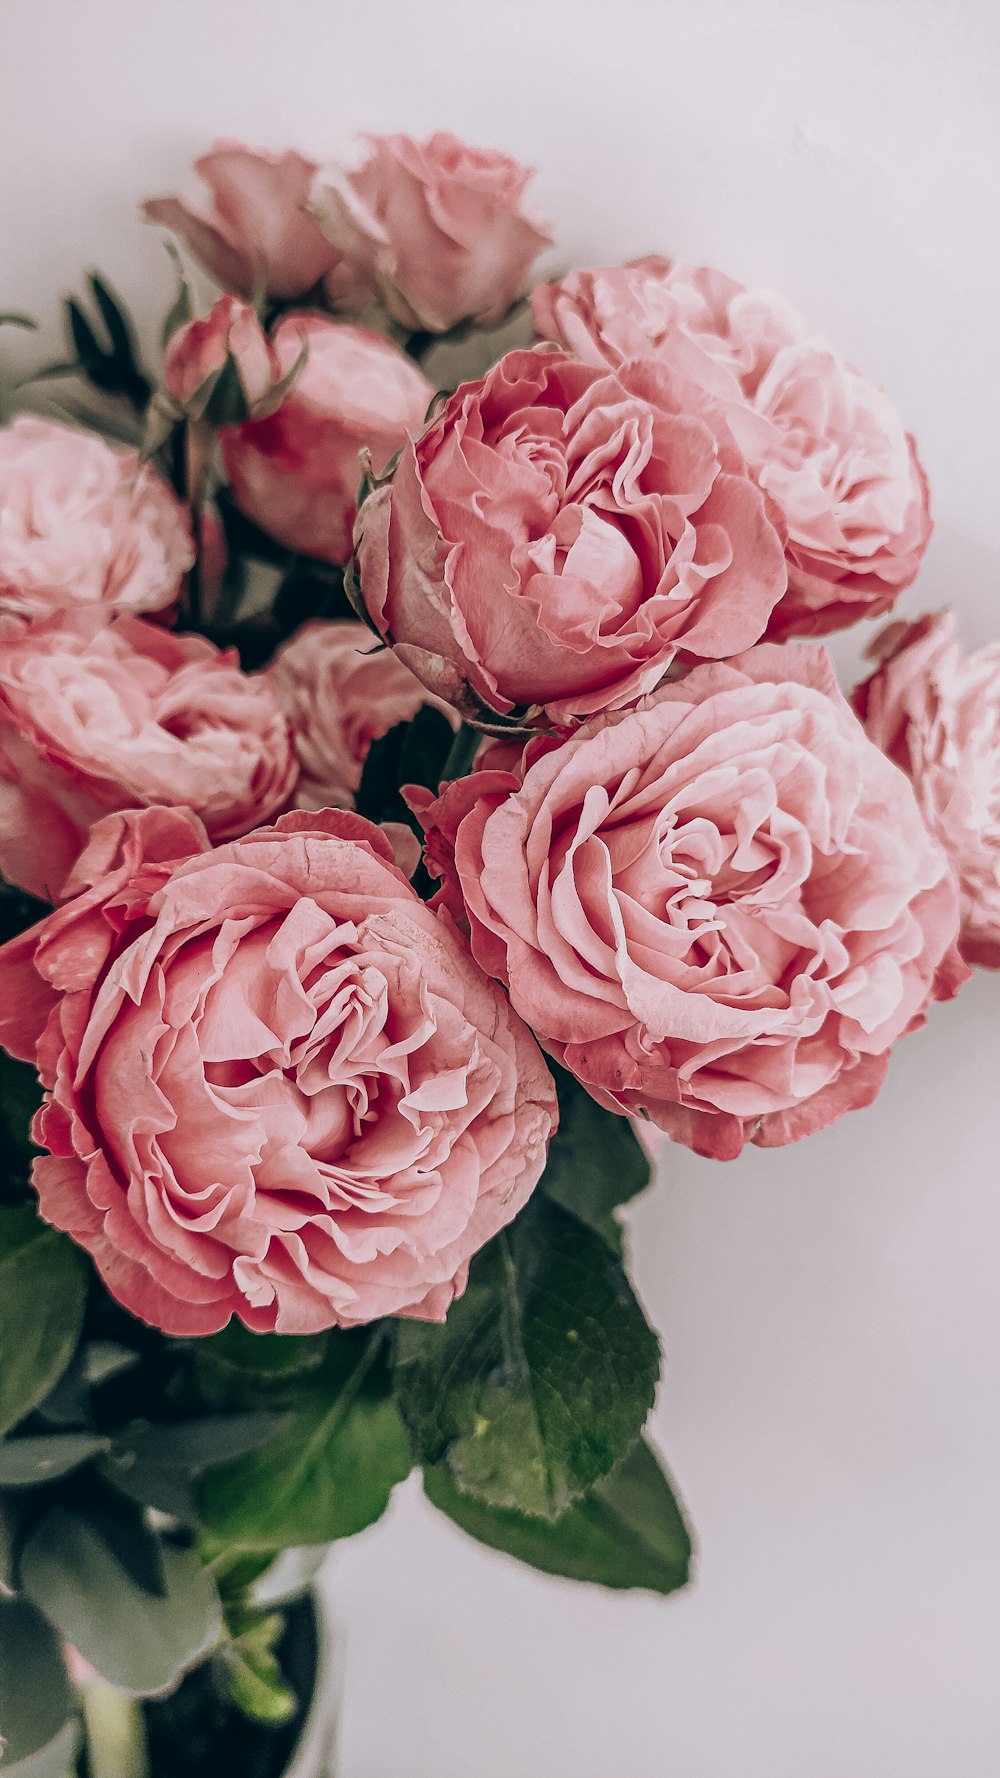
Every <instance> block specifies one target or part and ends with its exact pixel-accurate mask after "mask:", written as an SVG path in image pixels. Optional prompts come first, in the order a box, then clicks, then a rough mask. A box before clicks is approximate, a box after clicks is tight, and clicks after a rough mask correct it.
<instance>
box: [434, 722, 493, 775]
mask: <svg viewBox="0 0 1000 1778" xmlns="http://www.w3.org/2000/svg"><path fill="white" fill-rule="evenodd" d="M482 738H483V737H482V735H481V734H480V732H479V730H478V729H477V728H470V727H469V724H468V723H467V722H463V724H462V726H461V728H460V729H459V731H458V733H457V735H456V736H455V739H454V740H453V742H452V744H451V751H450V753H449V754H448V757H447V759H446V760H445V762H444V771H443V772H442V773H441V782H442V784H450V783H451V781H452V779H453V778H464V777H465V775H466V773H467V772H469V771H471V769H472V762H473V760H474V759H475V757H476V754H477V753H478V751H479V744H480V742H481V741H482Z"/></svg>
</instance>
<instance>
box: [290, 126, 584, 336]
mask: <svg viewBox="0 0 1000 1778" xmlns="http://www.w3.org/2000/svg"><path fill="white" fill-rule="evenodd" d="M364 141H365V142H366V143H367V144H368V149H369V153H368V156H367V159H365V160H363V161H362V162H361V164H360V165H359V166H357V167H355V168H353V169H351V170H343V169H341V168H339V167H324V168H323V169H322V171H321V172H320V174H319V176H318V178H317V179H316V181H315V183H314V186H313V193H312V208H313V211H314V213H315V214H316V216H317V217H318V218H319V221H320V222H321V224H322V227H323V229H324V231H325V233H326V235H327V236H328V238H329V239H330V240H331V241H332V242H333V244H334V246H335V247H336V248H337V249H338V251H339V252H340V253H342V254H343V256H344V259H345V260H346V261H347V262H348V263H349V264H350V265H351V266H352V267H354V268H355V270H356V271H357V273H358V275H359V276H360V277H361V278H362V279H367V280H368V281H370V283H371V284H372V286H373V287H377V288H379V289H380V290H381V293H382V296H383V298H384V300H385V303H386V305H387V307H388V309H389V311H390V313H391V314H392V315H394V316H395V318H396V320H397V321H399V322H401V323H402V325H403V326H404V327H411V328H422V329H426V330H427V331H428V332H430V333H444V332H446V331H447V329H448V328H449V327H453V326H454V325H455V323H456V322H458V321H463V320H466V319H472V320H475V321H479V322H482V323H483V324H484V325H486V326H489V325H491V324H494V323H496V322H498V321H500V320H502V318H503V316H504V315H505V314H506V313H507V310H508V309H509V308H510V306H511V304H512V303H513V302H514V300H515V298H516V297H517V296H518V295H519V294H520V291H521V289H522V287H523V284H524V280H525V277H526V276H527V273H528V269H529V267H530V266H531V264H532V263H533V261H534V260H535V259H536V258H537V257H538V255H539V253H540V252H541V251H542V249H543V248H545V247H548V246H550V245H551V241H552V237H551V235H550V234H549V233H548V232H547V230H546V228H545V227H544V225H543V224H542V223H540V222H539V221H538V220H537V219H536V218H535V217H533V216H531V215H529V214H528V212H527V211H526V210H525V209H524V206H523V198H524V190H525V187H526V185H527V184H528V181H529V179H530V178H531V169H530V168H529V167H523V166H521V164H520V162H518V161H516V160H512V159H511V157H510V156H509V155H506V154H501V153H500V151H499V149H496V148H473V147H470V146H469V145H468V144H467V143H465V142H461V141H459V139H458V137H457V136H453V135H451V134H450V133H449V132H448V131H447V130H438V131H436V132H435V134H434V135H433V136H429V137H428V139H427V141H426V142H415V141H414V139H413V137H412V136H402V135H395V136H366V137H364Z"/></svg>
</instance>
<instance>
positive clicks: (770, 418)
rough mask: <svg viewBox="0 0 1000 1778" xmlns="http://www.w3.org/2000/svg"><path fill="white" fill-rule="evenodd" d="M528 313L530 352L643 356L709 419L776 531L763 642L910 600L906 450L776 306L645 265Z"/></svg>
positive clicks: (911, 480)
mask: <svg viewBox="0 0 1000 1778" xmlns="http://www.w3.org/2000/svg"><path fill="white" fill-rule="evenodd" d="M532 309H533V312H534V318H535V327H536V330H537V332H538V334H539V335H540V336H541V337H542V338H545V339H551V340H555V341H556V342H557V343H558V344H560V345H562V346H565V347H567V348H568V349H569V350H571V351H574V352H577V353H578V354H579V355H580V356H581V357H582V358H583V359H584V361H585V362H586V363H588V364H607V365H610V366H612V367H613V366H616V365H618V364H621V363H622V362H623V361H625V360H627V359H630V358H634V357H636V356H637V355H641V354H642V353H644V352H646V353H652V354H653V356H655V357H656V358H658V359H661V360H662V361H663V362H665V363H667V364H670V365H672V366H673V367H674V368H675V369H677V370H680V371H681V372H683V374H684V375H685V376H688V377H690V378H691V379H692V380H693V381H695V382H697V383H699V384H700V385H701V386H702V387H703V388H705V389H706V390H708V391H710V392H711V393H712V394H713V395H714V396H715V397H716V398H717V399H718V400H719V401H721V402H722V403H723V404H724V405H725V407H726V412H727V417H728V419H729V423H730V425H731V427H732V430H733V433H734V434H735V436H736V438H737V441H738V443H739V445H740V447H741V449H742V450H743V452H744V454H745V456H746V458H747V461H748V463H749V464H750V467H751V469H752V470H753V473H754V474H755V476H756V478H757V480H758V482H759V484H760V486H761V487H762V488H763V489H764V491H765V492H766V493H767V494H768V496H769V497H770V499H771V500H772V501H773V502H774V504H775V506H776V507H777V509H778V511H779V512H780V514H781V516H782V519H783V521H784V525H785V529H786V531H787V537H788V541H787V555H788V592H787V593H786V595H785V597H784V598H783V599H782V601H781V604H780V605H779V606H778V608H777V610H776V611H775V613H774V617H773V619H772V622H771V624H770V626H769V630H768V634H769V636H772V637H774V638H776V639H780V638H783V637H786V636H791V635H821V634H824V633H825V632H826V631H828V630H835V629H839V628H841V627H842V626H843V625H844V624H849V623H853V622H854V620H855V619H856V618H859V617H877V616H878V615H879V614H880V613H881V612H884V611H887V610H888V609H889V607H890V606H891V605H892V603H893V601H894V600H895V599H896V598H897V597H898V595H899V594H900V593H901V592H902V591H903V589H904V587H907V586H909V585H910V582H911V581H912V580H913V578H914V576H915V575H916V572H917V569H918V568H919V566H920V562H921V558H922V556H923V553H924V550H925V549H926V547H927V542H928V539H929V537H930V532H931V520H930V508H929V503H928V495H927V483H926V479H925V477H924V473H923V470H922V469H921V467H920V462H919V460H918V457H917V453H916V447H915V445H914V442H913V439H912V438H911V437H910V436H909V434H908V433H907V432H906V431H905V429H904V427H903V423H902V421H901V420H900V418H899V415H898V414H897V412H896V410H895V408H894V407H893V405H892V403H891V402H890V401H889V399H888V397H887V396H886V395H885V394H884V392H883V391H882V390H881V389H879V388H877V387H876V385H875V384H874V383H869V382H868V381H867V380H866V379H865V378H864V377H862V376H861V375H859V373H858V372H857V371H856V370H854V369H853V368H852V367H851V365H849V364H847V363H846V362H845V361H844V359H842V358H841V357H839V356H838V355H837V353H835V352H834V351H833V350H832V349H831V348H830V347H829V346H828V345H826V344H825V342H824V341H822V340H817V339H815V338H810V337H809V336H808V335H807V332H806V329H805V326H804V324H803V322H802V321H801V320H800V319H799V317H798V316H797V315H796V314H795V312H794V310H792V309H790V308H789V307H788V306H787V304H785V303H783V302H782V301H781V300H780V299H778V298H776V297H773V296H771V295H769V294H768V293H767V292H763V291H752V290H745V289H744V288H743V286H742V285H741V284H737V283H735V282H734V281H733V279H732V278H727V277H725V276H724V275H723V273H722V272H716V271H712V270H710V269H708V268H707V267H703V266H690V265H682V264H671V262H670V261H669V260H666V259H659V258H649V259H640V260H636V261H634V263H633V264H631V265H625V266H616V267H609V268H607V269H604V270H599V271H591V272H583V271H577V272H571V273H570V275H569V277H568V278H566V279H564V280H563V282H562V283H561V284H543V285H540V286H539V288H538V289H537V290H535V292H534V294H533V296H532Z"/></svg>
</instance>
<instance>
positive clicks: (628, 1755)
mask: <svg viewBox="0 0 1000 1778" xmlns="http://www.w3.org/2000/svg"><path fill="white" fill-rule="evenodd" d="M998 21H1000V12H998V10H997V8H996V6H995V4H991V3H990V0H982V3H976V0H965V3H964V4H962V3H958V0H952V3H951V4H946V3H945V0H936V3H933V4H926V3H923V4H921V3H919V0H898V3H897V4H895V5H893V4H886V3H882V4H877V3H869V4H867V5H861V4H853V3H847V0H844V3H842V4H831V3H830V0H826V3H823V4H820V3H819V0H801V4H797V5H789V4H781V3H780V0H769V3H767V4H764V3H763V0H734V3H733V4H727V3H725V0H700V3H699V4H697V5H692V6H689V5H678V4H668V3H667V0H662V3H657V0H650V3H649V4H643V3H642V0H598V3H596V4H589V3H585V0H533V4H524V5H522V4H510V3H508V4H503V3H501V0H491V3H489V4H487V5H483V4H479V5H477V4H476V3H475V0H465V3H463V4H461V5H458V4H449V3H446V0H420V3H418V0H406V3H404V4H398V5H397V4H388V3H387V0H381V3H379V0H351V3H350V4H343V3H338V0H316V3H312V0H269V3H268V4H266V5H265V4H261V3H260V0H170V3H169V4H163V3H161V0H157V3H156V4H150V0H145V3H143V0H128V3H125V0H4V3H3V4H2V5H0V28H2V31H3V36H4V39H5V41H4V43H3V45H2V46H0V47H2V55H0V80H2V85H3V94H2V98H3V103H2V111H0V118H2V122H0V131H2V135H3V146H4V151H5V157H6V168H5V170H4V172H3V176H2V183H0V194H2V195H0V204H2V210H3V219H4V239H3V251H2V255H0V286H2V287H0V308H9V307H14V306H26V307H29V308H35V309H36V310H40V311H42V312H44V313H46V314H47V315H49V316H50V317H51V315H52V313H53V310H54V303H55V298H56V296H57V294H58V293H59V292H60V291H62V290H65V289H67V288H70V287H72V286H73V284H74V283H75V282H76V281H77V279H78V275H79V272H80V270H81V269H82V268H83V267H84V266H86V265H90V264H94V263H97V264H99V265H100V266H102V267H103V268H104V269H105V270H107V271H108V272H109V273H110V274H111V275H112V277H113V278H114V279H115V280H116V281H117V282H118V283H119V285H120V286H121V287H122V288H123V289H124V290H125V291H127V292H128V293H129V295H131V296H133V297H134V298H136V299H137V301H138V303H139V306H140V307H142V306H143V305H145V307H146V308H147V310H148V312H149V314H150V315H152V313H153V310H154V308H155V309H156V310H157V311H159V310H160V309H161V308H162V305H163V302H164V299H165V297H166V294H167V290H168V284H169V279H168V273H167V268H166V263H165V260H164V259H163V256H162V250H161V248H160V247H159V246H158V244H157V242H156V239H155V236H153V235H152V233H151V232H150V231H148V230H146V229H144V228H143V227H141V226H140V225H139V223H138V222H137V220H136V218H135V214H134V206H135V204H136V202H137V200H138V199H139V197H141V196H143V195H149V194H151V193H154V192H161V191H170V190H175V189H177V188H178V186H179V185H181V184H183V183H184V180H185V174H186V169H187V167H188V165H189V163H190V160H191V159H192V158H193V156H194V155H195V153H196V152H198V151H199V150H200V149H202V148H203V147H204V146H206V145H207V143H208V140H209V138H210V137H212V136H213V135H215V134H219V135H232V136H238V137H242V138H243V139H245V140H248V141H251V142H261V143H265V144H267V145H270V146H282V145H286V144H295V145H297V146H300V147H302V148H304V149H307V150H310V151H312V152H314V153H317V154H320V155H324V156H325V155H335V154H338V153H342V152H344V151H345V150H346V149H347V148H348V147H349V144H350V139H351V137H352V135H353V132H354V131H355V130H356V129H359V128H365V127H368V128H372V129H375V130H385V129H394V128H403V129H409V130H412V131H415V132H418V133H419V132H426V131H428V130H429V129H431V128H433V127H435V126H437V125H449V126H451V127H453V128H455V129H456V130H458V131H459V132H460V133H463V134H465V135H466V136H467V137H469V138H470V139H472V140H479V141H485V142H496V143H499V144H500V145H502V146H504V147H506V148H508V149H510V150H512V151H514V152H515V153H517V154H518V155H520V156H521V157H522V158H523V159H525V160H528V161H531V162H534V163H536V164H537V165H538V166H539V168H540V173H539V177H538V180H537V186H536V191H537V198H538V203H539V205H540V207H541V208H542V209H543V211H545V212H546V213H547V214H548V215H549V216H551V218H552V219H553V220H554V222H555V224H556V229H557V235H558V244H559V256H560V258H561V260H562V261H563V263H569V262H571V261H573V260H575V261H577V262H578V263H584V264H586V263H591V264H593V263H601V262H602V261H603V262H609V261H613V260H615V259H616V258H621V257H625V256H626V255H630V254H633V253H636V252H639V251H643V250H647V249H659V250H661V251H666V252H669V253H673V254H675V255H678V256H682V257H686V258H690V259H694V260H699V261H702V262H707V263H712V264H717V265H720V266H722V267H724V268H725V269H726V270H727V271H729V272H731V273H733V274H734V275H736V276H737V277H739V278H742V279H744V280H745V281H748V282H757V283H767V284H772V285H775V286H777V287H779V288H780V289H781V290H783V291H784V292H785V294H786V295H787V296H788V297H790V298H791V299H792V300H793V301H794V302H795V303H796V304H797V305H798V306H799V307H800V308H801V309H802V310H804V311H805V312H806V313H807V314H808V315H809V316H810V317H811V318H812V319H813V321H814V322H815V323H816V325H817V326H818V327H821V328H823V329H824V330H826V331H827V332H828V333H829V334H830V335H832V336H833V338H834V339H835V340H836V341H837V342H838V343H839V344H840V345H841V346H842V347H843V349H844V350H845V351H846V352H847V353H848V354H849V355H850V357H851V358H852V359H853V360H854V361H855V362H856V363H857V364H859V365H860V366H861V367H862V368H864V369H865V370H866V371H867V372H868V373H869V374H870V375H872V376H873V377H875V378H877V379H879V380H881V381H883V382H885V383H886V384H887V385H888V386H889V388H890V389H891V390H892V392H893V394H894V396H895V398H896V400H897V402H898V404H899V406H900V407H901V409H902V411H903V413H904V415H905V416H906V419H907V421H908V423H909V424H910V426H911V427H912V428H913V430H914V431H915V432H916V434H917V436H918V438H919V441H920V446H921V451H922V455H923V458H924V462H925V465H926V467H927V470H928V472H929V475H930V479H931V486H932V490H933V493H934V505H935V511H936V517H937V531H936V535H935V538H934V542H933V544H932V547H931V550H930V553H929V555H928V557H927V561H926V566H925V569H924V571H923V574H922V577H921V581H920V585H919V587H918V588H916V589H914V590H913V591H912V592H911V593H910V594H909V595H907V598H906V601H905V604H904V607H903V608H904V610H906V611H908V612H910V613H916V612H917V611H918V610H920V609H924V608H927V607H929V606H935V605H939V604H942V603H945V602H952V603H954V604H955V605H956V606H957V608H958V610H959V613H960V618H961V623H962V628H963V631H964V634H965V638H966V640H967V641H968V642H969V643H970V644H972V643H980V642H983V641H985V640H986V639H988V638H989V637H990V636H991V635H992V634H995V633H997V632H998V631H1000V573H998V556H1000V542H998V526H1000V352H998V337H1000V250H998V238H997V224H998V219H1000V139H998V138H1000V126H998V117H1000V90H998V89H1000V32H998ZM5 337H6V339H7V340H10V336H5ZM5 349H6V350H7V351H8V357H9V356H10V354H11V353H13V355H14V356H15V358H16V357H17V355H18V353H20V354H21V355H22V356H23V353H24V348H23V347H22V345H21V343H20V342H14V341H12V340H11V343H10V345H9V346H6V347H5ZM837 652H838V659H839V660H840V662H841V664H842V666H844V667H845V670H847V671H848V672H850V670H851V663H852V660H853V658H854V644H853V643H849V644H848V645H847V646H846V647H844V646H843V645H841V646H840V647H839V648H838V651H837ZM998 1029H1000V979H998V978H996V977H994V978H992V979H991V978H990V977H989V976H987V975H985V974H981V975H980V976H979V977H978V978H977V979H976V980H975V981H974V982H973V983H972V985H971V986H970V987H969V988H967V989H966V990H965V992H964V994H963V997H962V999H961V1001H960V1003H959V1004H958V1005H957V1006H948V1007H942V1008H938V1009H937V1010H936V1011H935V1013H934V1014H933V1015H932V1018H931V1021H930V1024H929V1027H928V1028H927V1029H926V1031H924V1032H923V1033H921V1034H919V1035H918V1036H915V1037H912V1038H909V1039H907V1040H906V1041H905V1042H904V1043H903V1045H902V1046H901V1049H900V1050H899V1052H898V1054H897V1056H896V1058H895V1060H894V1063H893V1067H892V1070H891V1072H890V1077H889V1082H888V1085H887V1087H886V1088H885V1091H884V1092H883V1094H882V1097H881V1099H880V1101H879V1103H878V1104H877V1105H876V1106H875V1108H874V1109H873V1110H871V1111H869V1112H864V1113H858V1114H855V1115H854V1116H852V1117H849V1118H847V1119H846V1120H844V1121H843V1122H841V1123H840V1124H839V1125H837V1126H836V1127H835V1128H833V1129H831V1130H828V1131H826V1132H824V1133H823V1134H821V1135H819V1136H816V1137H813V1138H811V1139H810V1140H809V1141H807V1142H806V1143H804V1144H801V1145H799V1146H796V1147H794V1148H792V1149H786V1150H783V1151H781V1152H771V1153H766V1154H763V1153H759V1152H757V1151H750V1152H748V1153H747V1154H746V1155H745V1156H744V1157H743V1158H742V1159H741V1160H740V1161H739V1162H735V1163H730V1164H727V1165H720V1164H714V1163H711V1162H707V1161H701V1160H697V1159H694V1158H693V1157H691V1156H690V1155H688V1154H686V1153H684V1152H682V1151H681V1150H672V1151H671V1152H670V1153H669V1156H668V1158H667V1159H666V1161H665V1164H664V1165H663V1167H662V1177H661V1179H660V1180H659V1182H658V1184H657V1185H656V1187H655V1188H654V1189H653V1190H652V1191H651V1192H650V1193H649V1194H648V1196H647V1198H646V1199H645V1200H644V1201H643V1202H642V1203H641V1204H640V1205H639V1206H638V1208H637V1209H636V1211H635V1213H634V1215H633V1217H632V1232H633V1238H634V1248H635V1256H636V1272H637V1276H638V1280H639V1285H640V1288H641V1291H642V1293H643V1295H644V1297H645V1300H646V1303H647V1305H648V1308H649V1311H650V1314H651V1317H652V1319H653V1320H654V1322H655V1323H656V1324H657V1326H658V1327H659V1328H660V1329H661V1330H662V1333H663V1336H664V1341H665V1346H666V1353H667V1366H666V1376H665V1382H664V1386H663V1389H662V1392H661V1399H660V1402H659V1405H658V1408H657V1412H656V1418H655V1432H656V1435H657V1437H658V1439H659V1441H660V1443H661V1445H662V1447H663V1449H664V1450H665V1451H666V1453H667V1454H668V1457H669V1460H670V1462H671V1464H672V1467H673V1469H674V1471H675V1473H676V1476H677V1478H678V1481H679V1484H680V1486H681V1488H682V1490H683V1492H684V1495H685V1497H686V1499H687V1502H688V1504H689V1507H690V1511H691V1514H692V1516H693V1518H694V1521H695V1523H696V1525H697V1528H698V1535H699V1541H700V1548H701V1557H700V1563H699V1569H698V1575H697V1579H696V1582H695V1584H694V1586H693V1588H692V1589H691V1590H690V1591H689V1592H687V1593H685V1594H682V1595H680V1596H678V1597H675V1598H673V1599H671V1600H667V1601H663V1600H660V1599H656V1598H653V1597H648V1596H644V1595H638V1594H636V1595H624V1596H612V1595H608V1594H605V1593H602V1592H600V1591H598V1590H597V1589H592V1588H573V1587H571V1586H570V1585H569V1584H568V1583H562V1582H558V1581H553V1580H549V1579H546V1578H544V1577H542V1576H539V1575H536V1574H535V1573H534V1572H532V1571H530V1570H527V1569H522V1568H519V1567H517V1566H516V1565H515V1564H513V1563H509V1562H507V1561H505V1560H504V1559H503V1558H501V1557H499V1556H495V1555H493V1554H490V1553H489V1552H486V1551H483V1550H481V1549H480V1548H478V1547H477V1546H476V1545H474V1544H472V1543H471V1542H468V1541H467V1540H465V1539H464V1538H463V1537H462V1536H461V1534H460V1533H459V1532H458V1531H456V1530H454V1529H453V1528H452V1527H451V1526H450V1525H449V1524H448V1523H447V1522H445V1521H444V1520H441V1519H439V1518H437V1517H436V1516H435V1515H434V1513H433V1512H432V1510H431V1508H430V1507H429V1506H427V1505H426V1504H425V1503H424V1502H423V1501H422V1498H421V1496H420V1494H419V1490H418V1489H416V1488H415V1487H414V1486H413V1485H412V1484H411V1485H409V1486H408V1487H407V1488H405V1489H403V1490H401V1492H400V1494H399V1496H398V1497H397V1500H396V1502H395V1504H394V1506H393V1508H392V1509H391V1511H390V1513H389V1515H388V1517H387V1518H386V1519H385V1520H384V1521H383V1523H382V1524H381V1525H379V1526H378V1527H376V1528H375V1529H374V1530H372V1531H371V1532H369V1533H367V1534H365V1535H364V1536H362V1537H360V1538H358V1539H357V1540H356V1541H355V1542H354V1543H353V1544H351V1545H348V1546H344V1547H343V1548H342V1550H341V1552H340V1553H339V1554H338V1556H337V1557H336V1558H335V1561H334V1566H333V1573H332V1585H333V1589H334V1592H335V1595H336V1598H337V1609H338V1614H339V1616H340V1618H341V1620H342V1622H343V1624H344V1626H345V1628H346V1631H347V1644H348V1662H349V1665H348V1673H347V1704H346V1709H345V1719H344V1731H343V1778H995V1775H996V1774H997V1772H1000V1702H998V1692H997V1663H998V1657H1000V1616H998V1605H997V1598H998V1592H1000V1584H998V1563H1000V1502H998V1494H1000V1489H998V1483H1000V1407H998V1401H1000V1389H998V1384H1000V1306H998V1305H1000V1290H998V1278H997V1273H998V1257H1000V1203H998V1197H1000V1167H998V1166H997V1161H996V1155H997V1150H998V1147H1000V1042H998Z"/></svg>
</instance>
